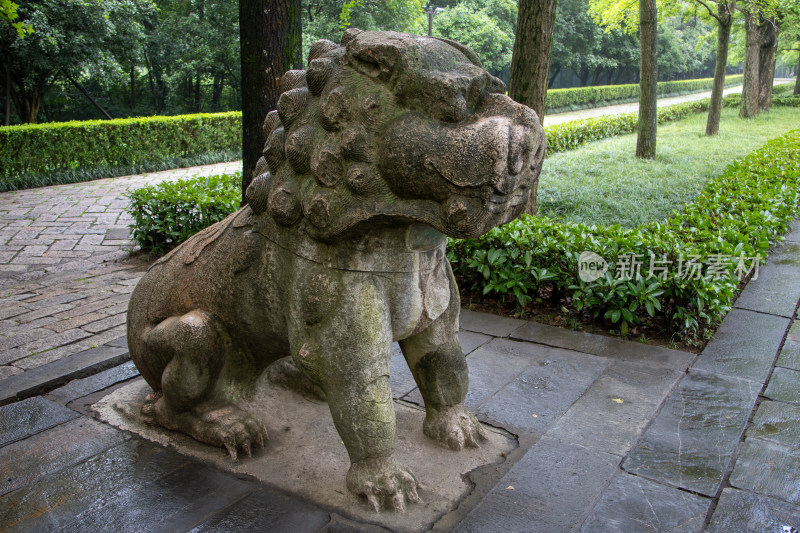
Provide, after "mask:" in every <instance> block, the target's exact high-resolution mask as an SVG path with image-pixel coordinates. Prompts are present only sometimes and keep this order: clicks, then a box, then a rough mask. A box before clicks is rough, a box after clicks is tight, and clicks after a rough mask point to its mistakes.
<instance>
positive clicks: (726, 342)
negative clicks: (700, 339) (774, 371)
mask: <svg viewBox="0 0 800 533" xmlns="http://www.w3.org/2000/svg"><path fill="white" fill-rule="evenodd" d="M788 326H789V319H787V318H783V317H778V316H771V315H765V314H763V313H756V312H754V311H745V310H742V309H732V310H731V311H730V312H729V313H728V316H726V317H725V319H724V320H723V321H722V324H721V325H720V327H719V328H718V329H717V332H716V333H715V335H714V338H713V339H712V340H711V342H709V343H708V344H707V345H706V347H705V349H704V350H703V353H701V354H700V358H699V359H698V360H697V362H696V363H695V364H694V367H693V368H698V369H701V370H706V371H708V372H714V373H717V374H724V375H726V376H733V377H738V378H744V379H750V380H753V381H760V382H761V383H763V382H764V381H765V380H766V379H767V375H769V371H770V368H772V363H773V362H774V361H775V355H776V354H777V353H778V348H780V343H781V340H782V339H783V336H784V332H785V331H786V329H787V328H788Z"/></svg>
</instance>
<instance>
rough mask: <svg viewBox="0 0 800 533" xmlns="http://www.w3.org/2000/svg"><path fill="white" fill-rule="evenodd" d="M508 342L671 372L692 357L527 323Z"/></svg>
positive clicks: (657, 347) (677, 352) (610, 338)
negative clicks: (659, 368)
mask: <svg viewBox="0 0 800 533" xmlns="http://www.w3.org/2000/svg"><path fill="white" fill-rule="evenodd" d="M511 338H512V339H521V340H524V341H529V342H537V343H540V344H547V345H548V346H556V347H559V348H567V349H569V350H575V351H578V352H583V353H588V354H593V355H600V356H602V357H608V358H611V359H617V360H621V361H630V362H636V363H642V364H645V365H649V366H658V367H665V368H671V369H675V370H678V369H685V368H687V367H688V366H689V364H690V363H691V362H692V360H694V357H695V356H694V354H692V353H689V352H680V351H677V350H670V349H668V348H663V347H661V346H651V345H648V344H642V343H640V342H633V341H625V340H622V339H615V338H614V337H608V336H606V335H594V334H591V333H586V332H583V331H572V330H569V329H564V328H557V327H554V326H548V325H546V324H539V323H537V322H528V323H526V324H525V325H524V326H522V327H521V328H519V329H516V330H514V332H513V333H512V334H511Z"/></svg>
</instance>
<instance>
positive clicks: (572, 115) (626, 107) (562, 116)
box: [544, 78, 794, 126]
mask: <svg viewBox="0 0 800 533" xmlns="http://www.w3.org/2000/svg"><path fill="white" fill-rule="evenodd" d="M792 81H794V80H793V79H791V78H776V79H775V82H774V84H775V85H778V84H781V83H789V82H792ZM740 92H742V86H741V85H738V86H736V87H729V88H727V89H725V90H724V91H723V93H722V94H724V95H728V94H731V93H740ZM710 97H711V91H705V92H702V93H693V94H685V95H683V96H671V97H669V98H659V99H658V107H662V106H665V105H672V104H680V103H683V102H692V101H694V100H702V99H703V98H710ZM633 111H639V102H629V103H627V104H619V105H610V106H605V107H593V108H591V109H581V110H580V111H568V112H566V113H554V114H552V115H545V117H544V125H545V126H552V125H554V124H560V123H562V122H569V121H570V120H578V119H581V118H590V117H598V116H600V115H616V114H619V113H631V112H633Z"/></svg>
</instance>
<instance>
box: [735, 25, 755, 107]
mask: <svg viewBox="0 0 800 533" xmlns="http://www.w3.org/2000/svg"><path fill="white" fill-rule="evenodd" d="M744 27H745V49H744V74H743V80H742V84H743V87H742V106H741V107H740V108H739V116H740V117H741V118H752V117H756V116H758V79H759V75H758V67H759V61H758V60H759V50H760V47H759V38H758V37H759V32H758V15H757V14H751V13H750V10H746V11H745V13H744Z"/></svg>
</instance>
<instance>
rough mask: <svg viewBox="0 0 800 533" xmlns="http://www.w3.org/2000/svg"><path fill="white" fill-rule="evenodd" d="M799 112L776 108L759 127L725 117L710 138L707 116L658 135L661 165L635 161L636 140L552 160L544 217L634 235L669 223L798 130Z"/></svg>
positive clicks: (542, 199) (592, 146) (544, 188)
mask: <svg viewBox="0 0 800 533" xmlns="http://www.w3.org/2000/svg"><path fill="white" fill-rule="evenodd" d="M798 124H800V109H790V108H777V107H775V108H773V109H772V110H771V111H770V112H769V113H768V114H763V115H760V116H759V117H758V118H757V119H755V120H750V119H741V118H739V117H738V108H736V109H723V111H722V120H721V125H720V132H719V133H718V134H717V135H714V136H710V137H709V136H707V135H705V134H704V132H705V125H706V113H695V114H692V115H689V116H687V117H686V118H683V119H681V120H678V121H674V122H670V123H668V124H662V125H661V126H659V128H658V153H657V154H656V159H655V160H648V161H642V160H641V159H638V158H636V157H633V150H634V147H635V145H636V136H635V135H633V134H631V135H621V136H618V137H613V138H609V139H604V140H602V141H597V142H592V143H589V144H587V145H585V146H582V147H580V149H578V150H574V151H569V152H562V153H556V154H548V155H547V158H546V159H545V162H544V166H543V167H542V173H541V175H540V176H539V190H538V194H537V205H538V211H537V214H539V215H541V216H545V217H549V218H553V219H557V220H558V221H560V222H570V223H582V224H587V225H591V224H598V225H604V226H608V225H611V224H619V225H621V226H622V227H623V228H633V227H636V226H640V225H644V224H647V223H649V222H655V221H662V222H663V221H664V220H666V219H667V218H669V217H670V216H671V215H672V213H673V212H674V211H678V210H680V209H681V207H682V206H683V205H684V204H686V203H689V202H694V201H695V199H696V198H697V196H698V195H699V194H700V192H701V191H702V190H703V188H705V186H706V185H707V184H708V182H709V181H710V180H712V179H714V178H716V177H717V176H719V175H720V174H722V172H724V171H725V168H726V167H727V166H728V163H730V162H731V161H733V160H734V159H738V158H740V157H742V156H744V155H746V154H749V153H750V152H752V151H754V150H756V149H758V148H759V147H761V146H763V145H764V143H766V142H767V141H769V140H770V139H773V138H775V137H777V136H778V135H782V134H784V133H786V132H788V131H790V130H793V129H795V128H797V126H798Z"/></svg>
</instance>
